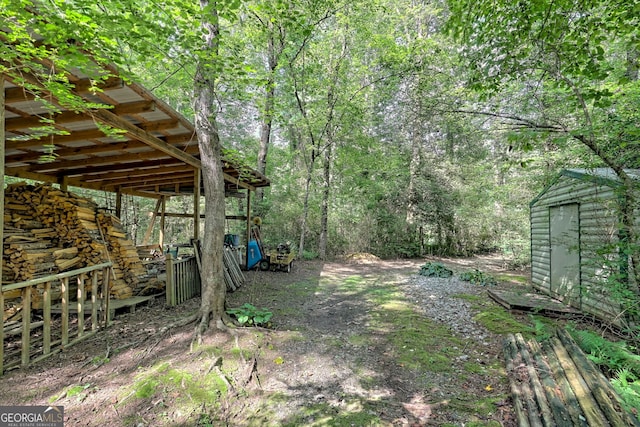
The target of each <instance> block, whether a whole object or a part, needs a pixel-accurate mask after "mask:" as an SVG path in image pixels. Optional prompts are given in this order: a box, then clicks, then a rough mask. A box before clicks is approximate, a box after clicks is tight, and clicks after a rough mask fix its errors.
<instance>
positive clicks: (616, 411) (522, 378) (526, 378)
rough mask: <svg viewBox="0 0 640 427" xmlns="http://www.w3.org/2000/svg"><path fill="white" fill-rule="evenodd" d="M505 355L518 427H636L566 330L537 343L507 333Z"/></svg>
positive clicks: (601, 375) (634, 422)
mask: <svg viewBox="0 0 640 427" xmlns="http://www.w3.org/2000/svg"><path fill="white" fill-rule="evenodd" d="M504 355H505V360H506V364H507V375H508V376H509V382H510V385H511V394H512V398H513V403H514V407H515V410H516V416H517V419H518V425H519V426H520V427H529V426H536V427H537V426H540V427H542V426H544V427H547V426H559V427H573V426H584V427H587V426H616V427H617V426H640V422H638V420H637V418H635V417H634V416H632V415H631V414H629V413H627V412H626V411H625V410H624V409H623V408H622V405H621V403H620V402H621V401H620V398H619V396H618V395H617V394H616V392H615V390H614V389H613V388H612V387H611V384H610V383H609V381H608V380H607V379H606V378H605V377H604V375H603V374H602V373H601V372H600V370H599V369H598V368H597V366H596V365H595V364H593V362H591V361H590V360H589V359H588V358H587V356H586V355H585V354H584V353H583V352H582V350H581V349H580V348H579V347H578V345H577V344H576V343H575V342H574V341H573V339H572V338H571V336H570V335H569V334H568V333H567V332H566V331H564V330H559V331H558V334H557V336H556V337H552V338H551V339H549V340H548V341H545V342H544V343H543V344H542V345H540V344H538V343H537V342H536V341H534V340H532V341H529V342H525V340H524V338H523V337H522V335H521V334H515V335H513V334H512V335H509V336H508V337H507V339H505V342H504Z"/></svg>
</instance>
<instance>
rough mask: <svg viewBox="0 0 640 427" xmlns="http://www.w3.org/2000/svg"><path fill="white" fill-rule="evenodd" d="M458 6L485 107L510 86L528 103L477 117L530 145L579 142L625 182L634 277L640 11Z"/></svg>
mask: <svg viewBox="0 0 640 427" xmlns="http://www.w3.org/2000/svg"><path fill="white" fill-rule="evenodd" d="M449 5H450V9H451V20H450V22H449V28H450V29H451V30H452V32H453V34H454V35H455V36H456V37H458V39H459V40H461V41H463V42H464V43H465V45H464V50H463V57H464V59H465V60H466V63H467V65H468V66H469V68H470V69H471V71H472V74H471V76H472V78H471V80H470V84H471V85H472V86H473V87H474V88H475V89H477V90H478V91H479V93H480V94H481V96H482V98H483V99H484V100H485V101H487V100H491V101H495V100H496V99H497V97H494V95H498V94H500V93H503V92H502V91H503V90H504V89H505V88H507V87H508V86H510V85H518V86H519V88H520V93H521V94H523V95H524V96H522V97H521V99H522V101H521V103H520V104H516V105H513V104H512V105H510V106H506V105H500V106H499V107H498V108H493V109H491V110H484V111H477V110H476V112H479V113H482V114H487V115H492V116H495V117H499V118H501V119H503V120H504V121H507V122H509V123H510V124H511V126H512V129H513V130H514V131H517V132H518V133H520V134H521V135H522V136H523V137H524V138H528V139H529V140H533V139H532V138H531V133H530V132H536V133H542V134H545V135H550V136H552V138H553V141H554V143H556V144H558V145H560V146H564V147H566V146H567V144H568V143H570V142H578V143H580V144H581V145H583V146H584V147H587V148H588V149H589V150H590V151H591V152H592V153H593V154H594V155H595V156H597V158H598V159H599V161H600V163H601V164H602V165H605V166H607V167H609V168H611V169H612V170H613V171H615V173H616V175H617V176H618V177H619V179H620V181H621V182H622V183H623V194H622V197H623V199H624V202H623V203H622V204H621V216H622V224H623V230H621V232H620V236H621V245H622V247H621V251H623V253H631V254H632V257H631V259H632V263H631V265H630V266H629V270H628V271H629V273H630V274H631V275H632V276H633V275H634V270H635V269H637V268H638V259H637V257H638V251H637V247H638V246H637V243H638V242H637V234H638V233H637V231H636V230H635V227H634V220H633V212H634V209H635V208H636V206H637V195H636V194H635V191H636V190H635V183H634V181H633V179H632V178H631V177H630V176H629V174H628V173H627V172H626V170H625V168H628V167H637V163H636V162H635V159H636V156H635V154H634V153H637V150H638V148H639V147H638V138H637V137H634V136H632V135H638V134H639V133H640V126H639V125H638V122H637V121H634V120H633V119H632V117H637V109H635V108H632V109H629V106H630V105H629V104H628V103H627V99H628V98H632V99H637V94H638V90H639V83H638V81H637V78H636V75H637V65H638V63H637V52H638V47H639V45H640V38H639V37H638V29H637V11H638V9H639V7H640V3H639V2H638V1H637V0H636V1H631V2H628V1H604V0H596V1H592V2H587V3H580V2H578V3H576V2H573V1H569V0H560V1H554V2H515V3H514V2H510V1H498V2H496V1H488V0H487V1H485V0H480V1H475V0H474V1H468V0H450V1H449ZM489 23H490V24H489ZM523 107H524V108H523ZM520 111H525V112H528V114H526V113H525V114H522V113H520ZM633 248H635V249H633ZM635 290H636V292H638V289H637V287H636V289H635Z"/></svg>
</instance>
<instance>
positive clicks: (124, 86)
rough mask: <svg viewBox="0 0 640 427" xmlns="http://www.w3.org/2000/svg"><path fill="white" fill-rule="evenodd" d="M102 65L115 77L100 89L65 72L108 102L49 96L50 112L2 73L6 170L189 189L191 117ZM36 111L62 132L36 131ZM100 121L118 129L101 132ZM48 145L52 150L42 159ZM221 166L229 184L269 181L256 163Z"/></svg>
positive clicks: (193, 164) (100, 184)
mask: <svg viewBox="0 0 640 427" xmlns="http://www.w3.org/2000/svg"><path fill="white" fill-rule="evenodd" d="M106 69H108V71H109V72H110V73H112V74H113V75H114V76H115V77H113V78H110V79H108V80H107V81H106V82H104V83H102V84H100V85H98V86H99V88H100V91H99V92H92V91H90V90H89V88H90V87H91V81H89V79H88V78H86V77H85V76H83V75H82V74H81V73H76V74H74V73H68V78H69V81H70V83H71V84H72V85H73V87H74V89H73V92H74V93H75V94H76V95H78V96H79V97H81V98H82V99H83V100H85V101H86V102H93V103H96V102H98V103H101V104H103V105H105V106H106V107H108V108H105V109H94V110H88V111H85V112H83V113H76V112H74V111H69V110H67V109H65V108H63V107H62V106H61V105H60V102H58V100H56V99H55V98H50V99H49V98H48V99H47V100H48V101H49V102H52V103H53V104H55V105H57V106H58V107H59V108H60V109H61V111H60V112H58V113H55V114H51V113H50V112H49V109H47V108H46V107H45V104H44V103H43V102H42V100H41V98H38V95H36V94H35V93H32V92H30V91H29V90H28V89H26V88H25V87H23V86H22V85H21V84H20V83H19V82H15V81H12V80H11V79H10V78H9V77H8V76H5V81H4V92H5V106H4V109H5V117H6V120H5V147H6V151H5V174H6V175H9V176H15V177H21V178H29V179H35V180H38V181H44V182H57V183H61V182H63V180H64V181H65V182H66V183H67V184H68V185H72V186H77V187H83V188H93V189H98V190H105V191H112V192H115V191H120V192H121V193H124V194H134V195H139V196H148V197H157V196H159V195H177V194H193V191H194V187H195V184H194V181H195V178H194V177H195V176H196V175H195V172H196V170H197V169H198V168H199V167H200V159H199V157H200V156H199V150H198V144H197V140H196V136H195V131H194V127H193V125H192V123H191V122H190V121H189V120H187V119H186V118H185V117H184V116H183V115H181V114H180V113H178V112H177V111H176V110H174V109H173V108H171V107H170V106H169V105H167V104H166V103H164V102H163V101H161V100H160V99H158V98H156V97H155V96H154V95H153V94H152V93H151V92H149V91H148V90H147V89H145V88H144V87H142V86H141V85H138V84H136V83H127V82H125V81H124V80H123V79H121V78H119V77H118V73H117V72H116V70H115V69H111V68H108V67H106ZM23 77H25V76H24V75H23ZM26 77H28V76H26ZM33 82H36V83H37V79H35V77H33V80H32V83H33ZM44 95H47V94H46V93H44ZM39 96H43V94H42V93H40V94H39ZM42 118H47V119H52V120H53V121H54V127H55V129H56V130H57V131H59V132H60V133H61V134H59V135H48V136H45V137H42V138H41V137H39V136H38V135H37V130H36V128H38V127H40V126H42V122H41V119H42ZM103 125H106V126H111V127H113V128H116V129H122V130H123V131H124V133H123V135H122V137H113V136H107V135H105V133H103V132H102V131H101V130H100V126H103ZM52 146H53V147H54V148H55V149H54V151H53V156H52V157H51V158H50V159H49V160H50V161H43V156H44V155H46V154H48V153H50V152H51V147H52ZM224 173H225V181H226V186H227V190H228V191H231V190H234V189H238V188H249V189H255V188H257V187H266V186H269V184H270V183H269V180H268V179H267V178H266V177H265V176H263V175H262V174H260V173H258V172H257V171H255V170H253V169H251V168H247V167H242V166H241V165H238V164H233V163H231V162H226V163H225V164H224ZM201 185H202V184H201ZM202 194H203V193H202Z"/></svg>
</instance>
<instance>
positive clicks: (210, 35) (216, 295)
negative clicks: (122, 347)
mask: <svg viewBox="0 0 640 427" xmlns="http://www.w3.org/2000/svg"><path fill="white" fill-rule="evenodd" d="M200 6H201V8H202V10H203V11H206V13H205V14H204V16H203V20H202V24H201V25H202V30H203V33H204V37H205V40H204V41H205V48H206V50H207V52H206V55H205V56H203V57H201V58H203V59H200V63H199V64H198V67H197V70H196V75H195V79H194V80H195V81H194V111H195V112H196V114H195V129H196V134H197V136H198V147H199V149H200V159H201V161H202V178H203V183H204V195H205V208H204V214H205V219H204V235H203V245H202V271H201V278H202V300H201V304H200V311H199V313H198V315H199V320H200V321H199V325H198V327H197V328H196V337H197V339H198V341H200V340H201V337H202V333H203V332H204V331H206V330H207V329H208V327H209V324H210V321H211V320H213V321H214V322H216V326H217V327H218V328H224V322H223V319H224V318H225V310H224V309H225V307H224V305H225V299H226V290H227V289H226V285H225V283H224V270H223V262H222V248H223V246H224V220H225V218H224V176H223V171H222V161H221V158H222V154H221V153H222V149H221V144H220V136H219V134H218V127H217V122H216V109H215V108H216V104H215V87H214V81H215V75H212V74H211V73H212V72H213V70H214V69H215V67H212V66H211V65H212V63H213V62H214V61H216V60H217V54H218V46H219V35H220V33H219V26H218V14H217V9H216V7H217V5H216V3H215V2H214V3H213V4H210V3H209V1H208V0H201V1H200ZM204 58H206V59H204Z"/></svg>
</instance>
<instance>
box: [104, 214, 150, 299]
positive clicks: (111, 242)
mask: <svg viewBox="0 0 640 427" xmlns="http://www.w3.org/2000/svg"><path fill="white" fill-rule="evenodd" d="M96 220H97V223H98V227H99V229H100V232H101V233H102V235H103V236H104V240H105V242H106V244H107V249H108V250H109V254H110V256H111V262H112V263H113V271H114V273H115V281H113V282H112V285H111V294H112V295H114V296H115V297H116V298H129V297H131V296H133V295H134V293H136V294H137V291H138V288H139V287H140V286H141V281H140V277H142V276H144V275H145V274H146V273H147V270H146V268H145V267H144V265H143V264H142V261H141V260H140V256H139V255H138V250H137V249H136V247H135V245H134V243H133V242H132V241H131V240H130V239H129V238H128V236H127V233H126V232H125V230H124V228H123V227H122V223H121V222H120V220H119V219H118V218H116V217H115V216H114V215H111V214H109V213H107V212H104V211H99V212H98V213H97V215H96Z"/></svg>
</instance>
